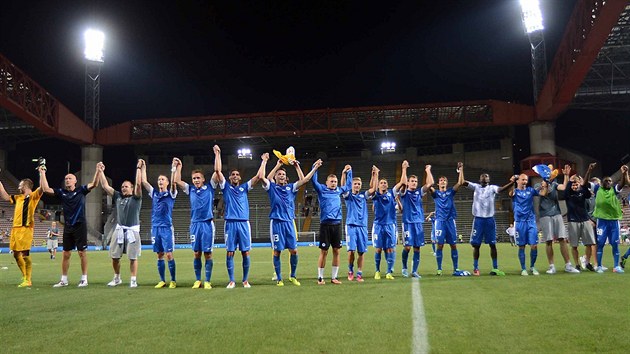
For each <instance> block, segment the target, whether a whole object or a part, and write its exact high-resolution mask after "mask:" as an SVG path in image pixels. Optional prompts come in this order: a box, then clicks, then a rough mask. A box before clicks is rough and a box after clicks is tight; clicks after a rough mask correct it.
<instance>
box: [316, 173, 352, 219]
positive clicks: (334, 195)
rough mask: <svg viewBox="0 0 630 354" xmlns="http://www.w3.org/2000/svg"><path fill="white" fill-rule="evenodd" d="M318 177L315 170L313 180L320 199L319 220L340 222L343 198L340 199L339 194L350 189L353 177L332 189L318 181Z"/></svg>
mask: <svg viewBox="0 0 630 354" xmlns="http://www.w3.org/2000/svg"><path fill="white" fill-rule="evenodd" d="M318 177H319V175H318V173H317V171H315V173H314V174H313V179H312V180H311V182H312V183H313V188H314V189H315V192H317V198H318V199H319V210H320V214H319V220H320V222H321V223H322V224H340V223H341V199H339V196H340V195H342V194H343V193H345V192H346V191H348V189H349V188H348V184H349V185H350V186H352V177H350V178H349V179H347V180H346V185H345V186H343V187H341V188H339V187H337V188H335V189H330V188H328V187H327V186H326V185H325V184H321V183H319V182H317V178H318Z"/></svg>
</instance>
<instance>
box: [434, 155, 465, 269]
mask: <svg viewBox="0 0 630 354" xmlns="http://www.w3.org/2000/svg"><path fill="white" fill-rule="evenodd" d="M457 171H458V173H459V175H458V179H457V183H455V185H453V187H452V188H448V179H447V178H446V177H445V176H441V177H440V178H438V189H435V188H434V187H431V196H432V197H433V200H434V201H435V237H436V239H437V244H438V246H437V251H436V252H435V253H436V255H435V258H436V260H437V267H438V270H437V275H442V254H443V253H442V252H443V248H444V243H445V242H446V243H448V244H449V245H450V246H451V260H452V261H453V275H454V276H459V277H461V276H468V275H470V272H467V271H465V270H460V269H459V268H458V262H459V253H458V252H457V230H456V226H455V219H457V211H456V210H455V201H454V200H455V193H457V190H458V189H459V187H460V186H461V185H462V184H463V183H464V164H463V163H461V162H458V163H457ZM429 173H430V171H429ZM427 176H428V173H427ZM427 178H428V177H427Z"/></svg>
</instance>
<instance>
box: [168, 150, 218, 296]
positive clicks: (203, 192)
mask: <svg viewBox="0 0 630 354" xmlns="http://www.w3.org/2000/svg"><path fill="white" fill-rule="evenodd" d="M212 150H213V153H214V172H213V173H212V177H211V178H210V182H208V183H206V178H205V176H204V174H203V171H201V170H199V169H195V170H192V172H191V179H192V185H189V184H188V183H186V182H183V181H182V180H181V175H182V173H181V172H182V162H181V160H179V159H177V158H174V159H173V164H174V165H175V171H176V172H175V183H176V184H177V185H178V186H179V188H180V189H181V190H182V191H183V192H184V193H186V194H188V196H189V197H190V243H191V246H192V250H193V252H194V259H193V270H194V272H195V279H196V280H195V282H194V284H193V286H192V288H193V289H201V288H203V289H206V290H210V289H212V283H211V282H210V279H211V278H212V268H213V265H214V261H213V259H212V249H213V247H214V236H215V227H214V214H213V211H212V202H213V201H214V190H215V188H216V187H217V185H218V176H217V175H218V174H217V172H218V171H221V167H222V166H221V149H219V146H217V145H215V146H213V147H212ZM202 254H203V256H204V259H205V261H206V262H205V268H204V269H205V281H204V282H203V283H202V282H201V255H202Z"/></svg>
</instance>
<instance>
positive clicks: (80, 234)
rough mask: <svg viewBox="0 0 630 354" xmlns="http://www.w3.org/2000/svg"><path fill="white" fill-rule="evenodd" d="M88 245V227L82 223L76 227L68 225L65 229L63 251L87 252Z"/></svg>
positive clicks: (75, 225)
mask: <svg viewBox="0 0 630 354" xmlns="http://www.w3.org/2000/svg"><path fill="white" fill-rule="evenodd" d="M87 247H88V244H87V225H86V224H85V223H84V222H82V223H78V224H74V225H68V224H66V225H65V226H64V228H63V250H64V251H72V250H73V249H75V248H76V249H77V251H85V250H86V249H87Z"/></svg>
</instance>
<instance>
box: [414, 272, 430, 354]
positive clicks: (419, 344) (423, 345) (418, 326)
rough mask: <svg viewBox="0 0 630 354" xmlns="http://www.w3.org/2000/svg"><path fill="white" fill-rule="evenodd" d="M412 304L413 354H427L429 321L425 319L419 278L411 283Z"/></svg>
mask: <svg viewBox="0 0 630 354" xmlns="http://www.w3.org/2000/svg"><path fill="white" fill-rule="evenodd" d="M411 303H412V306H413V312H412V314H411V320H412V322H413V331H412V333H411V337H412V338H413V340H412V343H411V353H413V354H425V353H428V352H429V336H428V330H427V321H426V319H425V318H424V304H423V301H422V294H421V293H420V281H419V280H418V279H417V278H414V279H412V283H411Z"/></svg>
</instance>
